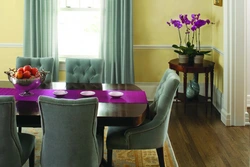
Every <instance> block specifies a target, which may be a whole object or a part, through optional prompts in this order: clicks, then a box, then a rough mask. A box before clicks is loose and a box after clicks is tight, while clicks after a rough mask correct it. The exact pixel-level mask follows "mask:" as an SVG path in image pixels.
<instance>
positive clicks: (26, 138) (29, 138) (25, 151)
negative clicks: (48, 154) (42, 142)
mask: <svg viewBox="0 0 250 167" xmlns="http://www.w3.org/2000/svg"><path fill="white" fill-rule="evenodd" d="M18 136H19V140H20V143H21V146H22V157H21V161H22V164H24V163H25V162H26V161H27V159H28V158H29V156H30V154H31V152H32V150H33V148H34V147H35V136H33V135H30V134H25V133H18Z"/></svg>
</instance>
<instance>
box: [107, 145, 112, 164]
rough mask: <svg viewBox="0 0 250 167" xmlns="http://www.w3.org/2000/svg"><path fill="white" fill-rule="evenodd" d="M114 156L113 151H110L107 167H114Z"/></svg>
mask: <svg viewBox="0 0 250 167" xmlns="http://www.w3.org/2000/svg"><path fill="white" fill-rule="evenodd" d="M112 154H113V150H109V149H108V155H107V159H108V162H107V165H108V167H112Z"/></svg>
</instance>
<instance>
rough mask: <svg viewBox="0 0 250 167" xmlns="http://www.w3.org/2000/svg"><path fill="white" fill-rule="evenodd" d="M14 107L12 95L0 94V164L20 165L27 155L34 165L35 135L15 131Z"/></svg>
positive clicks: (9, 166) (16, 166)
mask: <svg viewBox="0 0 250 167" xmlns="http://www.w3.org/2000/svg"><path fill="white" fill-rule="evenodd" d="M15 107H16V104H15V100H14V97H13V96H0V166H1V167H5V166H6V167H20V166H22V165H23V164H24V163H25V162H26V161H27V159H28V158H29V157H30V166H34V158H35V157H34V147H35V136H33V135H28V134H25V133H23V134H18V133H17V126H16V113H15Z"/></svg>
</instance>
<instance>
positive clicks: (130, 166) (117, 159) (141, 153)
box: [22, 128, 178, 167]
mask: <svg viewBox="0 0 250 167" xmlns="http://www.w3.org/2000/svg"><path fill="white" fill-rule="evenodd" d="M106 131H107V129H106V128H105V134H106ZM22 133H29V134H33V135H35V136H36V151H35V155H36V157H35V167H41V165H40V150H41V142H42V141H41V139H42V129H41V128H22ZM104 151H105V152H104V157H105V158H106V157H107V152H106V148H105V149H104ZM164 155H165V157H164V160H165V166H166V167H178V163H177V161H176V159H175V156H174V152H173V149H172V146H171V142H170V140H169V139H168V141H167V142H166V143H165V146H164ZM113 166H114V167H158V166H159V162H158V157H157V153H156V150H155V149H153V150H114V151H113ZM24 167H29V162H28V161H27V162H26V163H25V165H24Z"/></svg>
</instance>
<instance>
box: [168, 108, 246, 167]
mask: <svg viewBox="0 0 250 167" xmlns="http://www.w3.org/2000/svg"><path fill="white" fill-rule="evenodd" d="M183 107H184V105H183V104H182V103H174V104H173V108H172V112H171V117H170V123H169V130H168V133H169V138H170V140H171V143H172V147H173V150H174V152H175V156H176V159H177V161H178V164H179V166H180V167H193V166H194V167H196V166H197V167H203V166H207V167H223V166H225V167H228V166H232V167H249V166H250V164H249V156H250V152H249V151H250V127H249V126H245V127H233V126H232V127H231V126H230V127H228V126H225V125H224V124H223V123H222V122H221V119H220V114H219V112H218V111H217V110H216V109H215V108H213V112H212V114H211V112H210V108H208V111H209V112H208V113H206V110H205V105H204V104H197V105H195V104H188V105H187V111H186V112H184V108H183Z"/></svg>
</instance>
